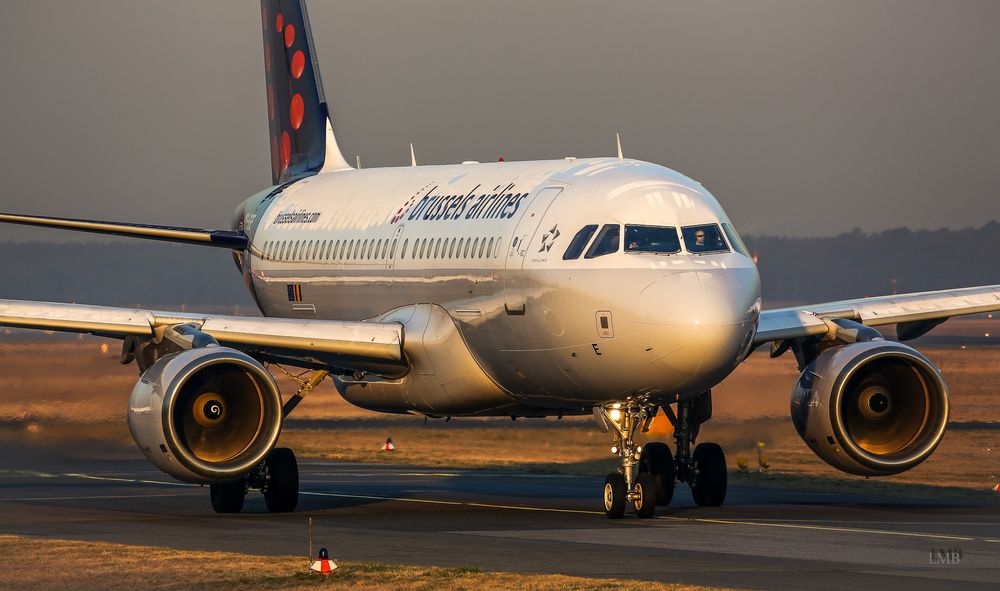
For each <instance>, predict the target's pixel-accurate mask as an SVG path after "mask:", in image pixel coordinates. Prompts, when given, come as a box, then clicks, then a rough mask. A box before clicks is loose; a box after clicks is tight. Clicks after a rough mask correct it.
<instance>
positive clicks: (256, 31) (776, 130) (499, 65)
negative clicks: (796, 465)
mask: <svg viewBox="0 0 1000 591" xmlns="http://www.w3.org/2000/svg"><path fill="white" fill-rule="evenodd" d="M3 6H4V9H3V18H0V72H2V73H3V84H2V88H3V90H2V91H0V133H2V150H3V152H2V154H0V156H2V157H0V173H2V175H3V179H4V188H3V190H2V193H0V211H16V212H30V213H38V214H45V215H65V216H72V217H92V218H99V219H114V220H124V221H140V222H149V223H164V224H180V225H191V226H204V227H220V228H221V227H227V226H228V224H229V218H230V214H231V212H232V210H233V208H234V206H235V205H236V204H237V203H238V202H239V201H241V200H242V199H243V198H244V197H245V196H247V195H249V194H250V193H252V192H255V191H257V190H259V189H261V188H263V187H265V186H266V185H267V184H268V181H269V161H270V160H269V155H268V144H267V137H268V136H267V133H268V132H267V121H266V115H265V96H264V74H263V64H262V61H263V60H262V57H261V56H262V50H261V33H260V10H259V3H258V2H256V1H255V0H211V1H204V0H183V1H182V0H167V1H159V2H153V1H146V0H90V1H87V2H81V1H79V0H58V1H57V0H4V4H3ZM309 7H310V12H311V17H312V21H313V22H312V25H313V33H314V36H315V40H316V45H317V49H318V54H319V59H320V65H321V70H322V74H323V77H324V81H325V86H326V91H327V96H328V98H329V99H330V102H331V104H332V109H333V113H334V126H335V129H336V131H337V136H338V139H339V141H340V144H341V146H342V148H343V149H344V152H345V155H346V156H347V157H348V158H349V159H351V160H353V157H354V155H355V154H360V156H361V160H362V164H363V165H364V166H396V165H404V164H407V163H408V158H409V152H408V147H407V143H408V142H409V141H411V140H412V141H413V142H414V143H415V145H416V151H417V157H418V159H419V160H420V162H421V163H449V162H459V161H462V160H482V161H489V160H495V159H496V158H497V156H499V155H503V156H504V157H505V158H506V159H507V160H527V159H539V158H553V157H554V158H559V157H562V156H568V155H574V156H580V157H586V156H606V155H612V154H613V153H614V132H615V131H616V130H621V132H622V143H623V146H624V149H625V153H626V155H627V156H631V157H636V158H641V159H643V160H648V161H651V162H656V163H659V164H664V165H666V166H669V167H671V168H675V169H677V170H679V171H681V172H683V173H685V174H687V175H689V176H691V177H693V178H696V179H698V180H700V181H701V182H702V183H704V184H705V185H706V186H707V187H708V188H709V189H710V190H712V191H713V192H714V193H715V195H716V196H717V197H718V198H719V200H720V201H721V202H722V204H723V206H724V207H725V208H726V210H727V211H728V212H729V214H730V216H731V217H732V218H733V220H734V221H735V222H736V224H737V226H738V227H739V228H740V229H741V230H742V231H743V232H744V233H761V232H766V233H771V234H796V235H806V234H833V233H837V232H840V231H843V230H848V229H851V228H853V227H861V228H863V229H865V230H878V229H883V228H889V227H896V226H903V225H905V226H911V227H931V228H936V227H941V226H947V227H962V226H967V225H979V224H981V223H982V222H984V221H986V220H988V219H992V218H1000V174H998V172H1000V34H998V33H997V31H998V27H1000V1H989V0H983V1H948V2H943V1H939V0H927V1H918V0H905V1H904V0H900V1H891V2H890V1H872V0H858V1H845V0H838V1H835V2H831V1H829V0H823V1H816V2H812V1H809V2H807V1H785V2H774V1H767V2H764V1H758V0H755V1H732V2H707V1H704V0H697V1H690V2H671V1H663V0H656V1H649V2H617V1H616V2H610V1H604V2H594V1H565V0H560V1H555V0H532V1H511V0H503V1H495V0H491V1H485V0H475V1H470V0H456V1H427V2H417V1H402V0H395V1H385V0H350V1H317V0H313V1H312V2H310V3H309ZM7 237H9V238H17V239H25V238H29V237H34V238H42V239H59V238H64V239H65V238H73V239H80V238H81V235H78V234H77V235H69V234H66V233H58V232H54V231H43V230H35V229H20V228H18V229H15V228H13V227H10V226H7V227H0V238H7Z"/></svg>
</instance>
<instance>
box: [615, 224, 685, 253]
mask: <svg viewBox="0 0 1000 591" xmlns="http://www.w3.org/2000/svg"><path fill="white" fill-rule="evenodd" d="M680 251H681V241H680V239H679V238H678V237H677V228H672V227H669V226H637V225H627V226H625V252H655V253H661V254H673V253H676V252H680Z"/></svg>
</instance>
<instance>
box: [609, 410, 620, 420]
mask: <svg viewBox="0 0 1000 591" xmlns="http://www.w3.org/2000/svg"><path fill="white" fill-rule="evenodd" d="M608 416H609V417H611V420H612V421H614V422H616V423H617V422H618V421H620V420H622V411H620V410H618V409H617V408H613V409H611V412H609V413H608Z"/></svg>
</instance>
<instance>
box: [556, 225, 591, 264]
mask: <svg viewBox="0 0 1000 591" xmlns="http://www.w3.org/2000/svg"><path fill="white" fill-rule="evenodd" d="M596 231H597V224H590V225H587V226H584V227H582V228H580V231H579V232H577V233H576V236H573V239H572V240H570V242H569V246H568V247H567V248H566V252H564V253H563V260H564V261H570V260H573V259H578V258H580V254H581V253H582V252H583V249H584V248H585V247H586V246H587V243H588V242H590V239H591V238H592V237H593V236H594V232H596Z"/></svg>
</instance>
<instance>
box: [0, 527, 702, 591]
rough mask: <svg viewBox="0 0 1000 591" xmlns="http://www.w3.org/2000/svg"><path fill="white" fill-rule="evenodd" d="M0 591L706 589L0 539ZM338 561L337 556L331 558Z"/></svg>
mask: <svg viewBox="0 0 1000 591" xmlns="http://www.w3.org/2000/svg"><path fill="white" fill-rule="evenodd" d="M0 556H3V557H4V568H2V569H0V588H2V589H33V590H39V591H44V590H48V589H76V590H79V591H90V590H115V589H128V590H132V589H147V590H158V589H202V590H212V589H219V590H229V589H249V590H267V589H280V590H282V591H293V590H299V589H333V590H336V589H341V590H343V589H351V590H353V589H365V590H367V591H396V590H399V591H431V590H434V591H438V590H440V591H453V590H454V591H458V590H463V591H464V590H476V591H494V590H500V589H509V590H512V591H529V590H530V591H561V590H583V589H601V590H605V591H626V590H632V589H635V590H638V589H642V590H643V591H646V590H650V591H689V590H690V591H696V590H699V589H706V587H695V586H690V585H667V584H662V583H651V582H648V581H629V580H621V579H586V578H581V577H567V576H562V575H532V574H515V573H504V572H488V571H482V570H479V569H477V568H439V567H418V566H400V565H392V564H383V563H378V562H369V563H340V564H338V566H339V568H338V569H337V570H336V571H335V572H334V573H333V574H330V575H317V574H312V573H310V572H309V571H308V562H307V560H306V557H304V556H246V555H242V556H241V555H233V554H227V553H223V552H190V551H180V550H170V549H164V548H154V547H149V546H124V545H120V544H107V543H99V542H74V541H65V540H38V539H33V538H23V537H16V536H0ZM334 558H336V556H334Z"/></svg>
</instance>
